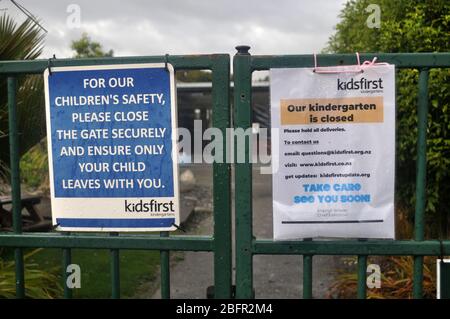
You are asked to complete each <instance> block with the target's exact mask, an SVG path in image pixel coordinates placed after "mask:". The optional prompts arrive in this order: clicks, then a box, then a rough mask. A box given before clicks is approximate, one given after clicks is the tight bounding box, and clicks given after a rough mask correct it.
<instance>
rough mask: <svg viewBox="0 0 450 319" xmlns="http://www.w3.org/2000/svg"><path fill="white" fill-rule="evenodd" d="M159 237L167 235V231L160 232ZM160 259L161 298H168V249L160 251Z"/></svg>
mask: <svg viewBox="0 0 450 319" xmlns="http://www.w3.org/2000/svg"><path fill="white" fill-rule="evenodd" d="M161 237H169V233H168V232H161ZM159 254H160V259H161V298H162V299H170V271H169V269H170V260H169V257H170V256H169V251H167V250H161V251H160V253H159Z"/></svg>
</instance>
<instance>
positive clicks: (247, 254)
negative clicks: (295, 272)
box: [233, 46, 450, 298]
mask: <svg viewBox="0 0 450 319" xmlns="http://www.w3.org/2000/svg"><path fill="white" fill-rule="evenodd" d="M236 49H237V50H238V52H237V54H236V55H235V56H234V60H233V70H234V125H235V127H236V128H238V127H239V128H243V129H244V130H245V129H247V128H249V127H251V124H252V123H251V105H252V101H251V96H252V94H251V93H252V73H253V72H254V71H262V70H269V69H271V68H299V67H313V66H314V63H313V61H314V59H313V56H312V55H283V56H281V55H280V56H261V55H253V56H252V55H250V54H249V52H248V51H249V49H250V48H249V47H247V46H240V47H237V48H236ZM375 56H376V57H378V60H379V61H382V62H388V63H392V64H395V66H396V67H397V68H401V69H406V68H408V69H418V70H419V72H420V73H419V74H420V75H419V88H418V89H419V99H418V103H417V116H418V140H417V173H416V198H417V201H416V208H415V228H414V231H415V234H414V240H396V241H382V240H338V241H326V242H323V241H311V240H309V241H283V242H281V241H277V242H274V241H272V240H266V239H256V238H254V236H253V229H252V213H253V212H252V164H251V158H250V150H251V145H250V143H251V141H250V138H249V137H248V138H247V141H246V149H245V154H246V158H245V162H244V163H236V164H235V187H236V191H235V205H236V206H235V210H236V220H235V223H236V224H235V225H236V298H252V297H254V294H253V256H254V255H257V254H265V255H277V254H279V255H303V297H304V298H311V297H312V271H313V267H312V260H313V256H314V255H356V256H358V286H357V287H358V289H357V296H358V298H365V297H366V268H367V265H366V264H367V257H368V256H369V255H410V256H414V278H413V280H414V293H413V295H414V298H421V297H422V285H423V257H424V256H439V255H441V254H442V255H444V254H445V252H447V253H450V241H448V240H447V241H442V242H441V241H439V240H424V211H425V201H426V198H425V187H426V161H427V159H426V133H427V132H426V131H427V116H428V75H429V70H430V69H431V68H449V67H450V54H449V53H411V54H409V53H404V54H402V53H398V54H362V55H361V59H363V60H372V59H373V58H374V57H375ZM318 60H319V61H320V66H331V65H339V64H355V62H354V61H355V55H354V54H330V55H318Z"/></svg>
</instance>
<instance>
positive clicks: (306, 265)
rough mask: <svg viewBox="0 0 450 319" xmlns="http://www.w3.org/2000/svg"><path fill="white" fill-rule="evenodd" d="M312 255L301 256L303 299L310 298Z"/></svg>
mask: <svg viewBox="0 0 450 319" xmlns="http://www.w3.org/2000/svg"><path fill="white" fill-rule="evenodd" d="M312 258H313V256H312V255H303V299H311V298H312V275H313V272H312Z"/></svg>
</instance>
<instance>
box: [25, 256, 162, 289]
mask: <svg viewBox="0 0 450 319" xmlns="http://www.w3.org/2000/svg"><path fill="white" fill-rule="evenodd" d="M30 262H32V263H36V264H38V265H40V266H41V267H42V268H43V269H47V268H52V267H59V269H61V267H62V251H61V250H60V249H43V250H42V251H40V252H39V253H37V254H35V255H33V256H32V257H31V258H30ZM72 263H73V264H77V265H79V266H80V268H81V288H79V289H74V290H73V297H74V298H109V297H111V276H110V252H109V250H94V249H73V250H72ZM158 268H159V252H155V251H131V250H121V251H120V291H121V297H122V298H126V297H132V296H134V294H135V292H136V290H137V288H138V287H139V286H140V285H141V284H142V283H144V282H145V281H150V280H152V279H155V276H156V273H157V272H158ZM58 279H59V280H60V282H61V281H62V271H59V276H58ZM25 282H26V279H25ZM59 297H62V296H59Z"/></svg>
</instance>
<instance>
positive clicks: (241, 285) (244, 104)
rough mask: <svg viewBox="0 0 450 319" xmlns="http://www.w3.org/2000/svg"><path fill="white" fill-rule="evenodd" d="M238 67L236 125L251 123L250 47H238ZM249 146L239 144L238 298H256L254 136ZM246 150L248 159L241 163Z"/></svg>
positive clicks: (236, 176)
mask: <svg viewBox="0 0 450 319" xmlns="http://www.w3.org/2000/svg"><path fill="white" fill-rule="evenodd" d="M236 49H237V51H238V52H237V53H236V55H235V56H234V59H233V65H234V67H233V70H234V114H235V117H234V121H235V125H234V126H235V128H236V129H238V128H241V129H243V130H247V129H248V128H250V127H251V105H252V104H251V93H252V71H251V56H250V53H249V52H248V51H249V49H250V47H248V46H239V47H236ZM245 139H246V140H245V146H244V148H243V149H239V148H238V145H236V146H235V214H236V217H235V218H236V298H253V297H254V296H253V252H252V242H253V225H252V164H251V163H250V159H251V151H250V150H251V138H250V136H246V137H245ZM242 153H244V155H245V161H244V162H243V163H242V162H241V163H239V158H240V155H242Z"/></svg>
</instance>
